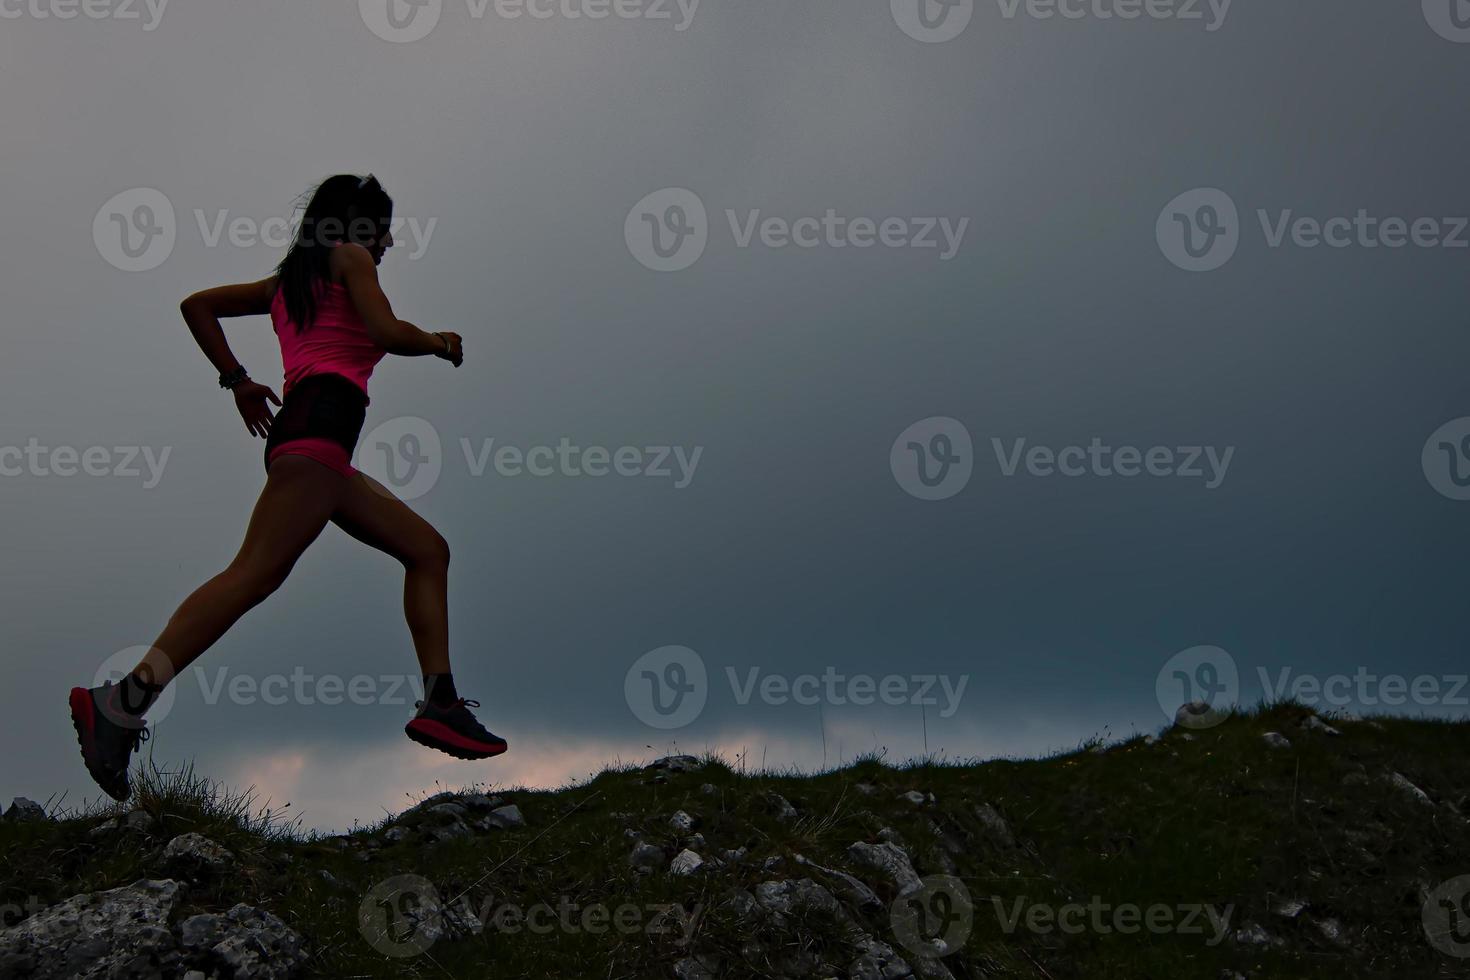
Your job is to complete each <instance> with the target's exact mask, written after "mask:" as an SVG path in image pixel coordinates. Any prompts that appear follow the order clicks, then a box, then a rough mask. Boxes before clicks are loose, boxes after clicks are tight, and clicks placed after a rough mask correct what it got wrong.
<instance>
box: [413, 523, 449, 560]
mask: <svg viewBox="0 0 1470 980" xmlns="http://www.w3.org/2000/svg"><path fill="white" fill-rule="evenodd" d="M403 563H404V564H405V565H407V566H408V567H409V568H431V569H438V568H448V567H449V542H448V541H446V540H444V535H442V534H440V533H439V532H438V531H435V530H434V529H433V528H430V529H429V530H428V531H426V532H425V533H424V534H421V535H418V536H417V537H416V538H415V539H414V542H413V547H412V548H410V549H409V552H408V554H407V555H405V556H404V559H403Z"/></svg>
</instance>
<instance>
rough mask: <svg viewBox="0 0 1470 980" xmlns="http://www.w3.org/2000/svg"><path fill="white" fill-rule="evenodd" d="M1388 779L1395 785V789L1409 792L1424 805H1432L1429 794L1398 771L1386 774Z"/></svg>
mask: <svg viewBox="0 0 1470 980" xmlns="http://www.w3.org/2000/svg"><path fill="white" fill-rule="evenodd" d="M1388 781H1389V783H1391V784H1392V785H1393V786H1394V787H1396V788H1397V789H1400V790H1403V791H1404V792H1405V793H1407V794H1409V795H1410V796H1412V797H1413V798H1414V799H1416V800H1418V801H1419V802H1420V803H1423V804H1425V805H1426V806H1434V801H1433V800H1431V799H1430V798H1429V794H1428V793H1426V792H1424V791H1423V790H1422V789H1420V788H1419V787H1417V786H1415V785H1414V784H1413V783H1411V782H1409V781H1408V780H1407V779H1405V778H1404V777H1403V776H1402V775H1401V774H1400V773H1396V772H1391V773H1389V774H1388Z"/></svg>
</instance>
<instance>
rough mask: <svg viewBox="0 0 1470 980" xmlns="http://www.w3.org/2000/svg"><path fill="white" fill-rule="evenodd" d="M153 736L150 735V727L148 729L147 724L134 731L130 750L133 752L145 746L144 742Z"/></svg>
mask: <svg viewBox="0 0 1470 980" xmlns="http://www.w3.org/2000/svg"><path fill="white" fill-rule="evenodd" d="M151 737H152V736H151V735H149V733H148V729H147V727H146V726H145V727H143V728H140V729H138V730H137V731H135V732H133V737H132V745H131V746H129V748H128V752H130V753H131V752H136V751H138V750H139V749H141V748H142V747H143V743H144V742H146V741H148V739H149V738H151Z"/></svg>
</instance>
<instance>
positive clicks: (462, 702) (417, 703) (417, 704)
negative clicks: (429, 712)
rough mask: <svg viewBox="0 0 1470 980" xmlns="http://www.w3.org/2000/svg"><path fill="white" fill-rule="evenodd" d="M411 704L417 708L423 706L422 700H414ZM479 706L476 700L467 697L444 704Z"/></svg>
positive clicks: (450, 706)
mask: <svg viewBox="0 0 1470 980" xmlns="http://www.w3.org/2000/svg"><path fill="white" fill-rule="evenodd" d="M413 706H414V709H415V710H417V709H419V708H422V707H423V706H424V702H422V701H415V702H414V703H413ZM479 706H480V702H478V701H471V700H469V699H467V698H460V699H459V700H458V701H455V702H454V704H452V705H445V707H447V708H478V707H479ZM436 707H437V705H436Z"/></svg>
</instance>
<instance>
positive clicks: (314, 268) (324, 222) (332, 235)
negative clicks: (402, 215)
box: [276, 174, 393, 330]
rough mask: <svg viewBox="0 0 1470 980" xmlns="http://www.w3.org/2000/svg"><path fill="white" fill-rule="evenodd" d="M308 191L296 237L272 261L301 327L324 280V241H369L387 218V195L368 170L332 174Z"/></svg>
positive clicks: (327, 275)
mask: <svg viewBox="0 0 1470 980" xmlns="http://www.w3.org/2000/svg"><path fill="white" fill-rule="evenodd" d="M310 193H311V200H310V202H308V203H307V205H306V210H305V212H304V213H303V214H302V216H301V227H300V228H299V229H298V230H297V232H296V241H295V242H293V243H292V244H291V249H290V251H288V252H287V253H286V256H285V258H283V259H281V264H280V265H278V266H276V275H277V276H278V277H279V281H280V289H281V297H282V299H284V300H285V303H286V312H287V314H289V315H290V317H291V322H293V323H295V324H297V325H298V329H301V330H305V329H306V328H307V327H308V326H310V325H311V322H312V320H314V319H315V318H316V301H317V291H318V290H320V289H321V288H322V284H323V283H325V282H328V281H330V276H331V273H330V268H331V267H330V265H329V259H330V256H331V251H332V250H331V248H330V246H331V245H334V244H337V243H338V242H356V243H357V244H359V245H363V246H367V245H371V244H372V243H373V242H375V241H377V240H378V239H380V238H382V237H383V236H384V235H386V234H387V233H388V226H389V225H390V224H392V221H393V198H391V197H389V196H388V194H387V193H386V192H385V191H384V190H383V185H382V184H380V183H378V178H376V177H374V176H373V175H372V174H368V175H367V176H366V177H358V176H356V175H354V174H337V175H336V176H335V177H328V178H327V179H326V180H324V181H322V182H321V183H320V184H319V185H317V188H316V190H314V191H312V192H310Z"/></svg>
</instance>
